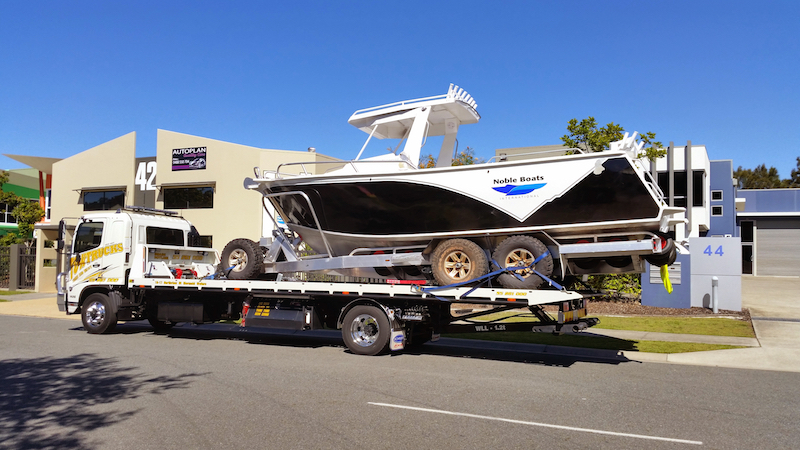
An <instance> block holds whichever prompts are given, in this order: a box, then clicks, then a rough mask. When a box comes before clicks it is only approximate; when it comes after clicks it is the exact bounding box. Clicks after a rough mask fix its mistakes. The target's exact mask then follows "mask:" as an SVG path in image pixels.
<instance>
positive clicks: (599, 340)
mask: <svg viewBox="0 0 800 450" xmlns="http://www.w3.org/2000/svg"><path fill="white" fill-rule="evenodd" d="M442 336H445V337H451V338H459V339H477V340H483V341H495V342H517V343H522V344H539V345H558V346H565V347H579V348H596V349H601V350H624V351H635V352H648V353H689V352H705V351H710V350H727V349H732V348H744V347H740V346H735V345H718V344H698V343H692V342H664V341H634V340H627V339H617V338H610V337H609V338H606V337H584V336H572V335H562V336H556V335H553V334H550V333H531V332H529V331H505V332H495V333H464V334H460V333H459V334H443V335H442Z"/></svg>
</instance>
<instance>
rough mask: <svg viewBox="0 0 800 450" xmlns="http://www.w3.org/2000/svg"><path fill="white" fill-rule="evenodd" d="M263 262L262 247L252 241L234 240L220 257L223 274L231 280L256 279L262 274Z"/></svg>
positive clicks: (223, 250)
mask: <svg viewBox="0 0 800 450" xmlns="http://www.w3.org/2000/svg"><path fill="white" fill-rule="evenodd" d="M263 261H264V258H263V252H262V251H261V246H259V245H258V243H256V242H253V241H251V240H250V239H234V240H232V241H230V242H228V245H226V246H225V248H224V249H222V255H221V257H220V265H221V268H222V273H223V274H225V275H226V276H227V277H228V279H230V280H249V279H251V278H254V277H255V276H256V275H258V274H259V273H260V272H261V264H262V263H263ZM231 267H232V268H231Z"/></svg>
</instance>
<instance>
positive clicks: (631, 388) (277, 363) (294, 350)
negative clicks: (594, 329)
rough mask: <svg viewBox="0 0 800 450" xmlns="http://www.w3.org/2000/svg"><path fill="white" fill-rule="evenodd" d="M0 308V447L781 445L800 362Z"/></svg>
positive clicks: (795, 414) (793, 415)
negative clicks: (360, 345)
mask: <svg viewBox="0 0 800 450" xmlns="http://www.w3.org/2000/svg"><path fill="white" fill-rule="evenodd" d="M243 335H244V333H242V332H240V331H239V330H237V329H236V328H235V327H233V326H224V325H215V326H210V327H209V326H203V327H194V326H188V325H185V326H180V327H177V328H175V329H174V330H173V331H172V332H170V333H169V334H167V335H156V334H154V333H153V332H152V331H151V330H150V328H149V327H148V326H146V325H144V324H124V325H121V326H120V327H119V332H118V333H117V334H113V335H104V336H94V335H89V334H87V333H85V332H84V331H83V330H82V328H80V325H79V324H76V323H75V322H74V321H67V320H57V319H40V318H27V317H13V316H0V448H2V449H6V448H8V449H19V448H86V449H94V448H97V449H130V448H143V449H170V448H175V449H186V448H203V449H205V448H215V449H216V448H269V449H290V448H308V449H311V448H337V449H338V448H341V449H352V448H370V449H384V448H385V449H395V448H425V449H428V448H441V449H448V448H452V449H473V448H475V449H477V448H481V449H485V448H508V449H513V448H524V449H529V448H568V449H575V448H592V449H595V448H609V449H611V448H613V449H618V448H637V449H638V448H649V449H661V448H669V449H672V448H725V449H734V448H795V447H796V445H797V442H800V429H798V427H797V424H798V423H800V408H798V407H797V393H798V391H799V390H800V374H798V373H789V372H775V371H759V370H736V369H719V368H711V367H696V366H685V365H669V364H658V363H639V362H618V361H617V362H604V361H591V360H585V359H583V360H582V359H580V358H577V359H575V358H572V359H571V358H566V357H550V356H541V355H538V356H537V355H531V354H522V355H520V354H518V353H515V352H512V351H505V350H502V349H497V350H495V349H490V350H473V349H469V348H459V347H453V346H447V345H435V344H426V345H425V346H423V347H422V348H421V349H420V351H418V352H408V353H404V354H398V355H390V356H380V357H364V356H356V355H352V354H350V353H348V352H347V351H346V350H345V349H344V347H343V346H342V344H341V341H340V340H339V339H338V338H337V336H336V334H333V333H316V334H314V335H312V336H305V337H300V336H285V335H284V336H281V335H266V334H252V333H246V335H247V336H248V337H249V340H240V339H234V337H236V336H240V337H241V336H243Z"/></svg>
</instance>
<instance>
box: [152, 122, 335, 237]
mask: <svg viewBox="0 0 800 450" xmlns="http://www.w3.org/2000/svg"><path fill="white" fill-rule="evenodd" d="M193 147H205V149H206V163H205V168H204V169H195V170H173V166H172V151H173V150H174V149H182V148H193ZM308 161H337V160H336V159H335V158H331V157H329V156H325V155H322V154H319V153H316V152H314V153H310V152H298V151H288V150H267V149H261V148H257V147H250V146H246V145H240V144H233V143H230V142H224V141H219V140H215V139H209V138H205V137H200V136H193V135H189V134H183V133H176V132H173V131H167V130H158V143H157V152H156V162H157V167H158V173H157V177H156V179H157V184H158V186H159V189H158V192H157V195H156V207H157V208H161V209H164V208H165V206H164V189H165V188H167V189H168V188H170V187H173V188H174V187H190V186H201V185H202V186H213V187H214V207H213V208H198V209H180V210H178V212H179V213H180V214H181V215H182V216H183V217H185V218H186V219H188V220H189V221H190V222H192V223H193V224H194V225H195V227H197V229H198V231H199V232H200V234H201V235H204V236H211V237H212V246H213V247H214V248H216V249H217V250H222V248H223V247H224V246H225V244H227V243H228V242H229V241H231V240H233V239H236V238H248V239H253V240H255V241H258V239H259V238H260V237H261V236H262V234H264V233H265V232H267V231H269V230H271V229H272V227H271V226H269V227H266V228H268V230H265V229H264V228H265V226H264V223H265V219H266V220H268V221H269V222H268V224H267V225H269V224H271V223H272V221H271V220H269V218H266V217H264V212H263V211H264V208H263V207H262V203H261V194H259V193H258V192H256V191H251V190H247V189H245V188H244V187H243V182H244V179H245V178H246V177H251V178H252V177H254V171H253V169H254V167H259V168H260V169H261V170H262V171H263V170H275V169H277V167H278V166H279V165H280V164H283V163H291V162H308ZM329 167H330V166H320V170H322V171H324V170H326V169H327V168H329ZM307 169H308V170H309V171H310V172H312V173H314V171H315V170H316V169H317V167H316V166H315V165H309V166H307ZM300 170H301V169H300V167H299V166H294V167H291V168H289V169H288V171H289V172H293V173H297V172H299V171H300ZM172 209H174V208H172Z"/></svg>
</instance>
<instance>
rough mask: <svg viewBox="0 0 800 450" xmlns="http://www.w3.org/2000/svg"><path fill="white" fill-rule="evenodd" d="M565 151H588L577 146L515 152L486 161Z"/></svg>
mask: <svg viewBox="0 0 800 450" xmlns="http://www.w3.org/2000/svg"><path fill="white" fill-rule="evenodd" d="M565 152H578V153H581V154H584V153H586V151H585V150H583V149H580V148H577V147H576V148H559V149H555V150H542V151H538V152H527V153H515V154H513V155H496V156H492V157H491V158H489V160H488V161H486V162H487V163H490V162H495V161H503V159H498V158H509V157H515V158H516V157H518V156H531V155H544V154H547V153H565Z"/></svg>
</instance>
